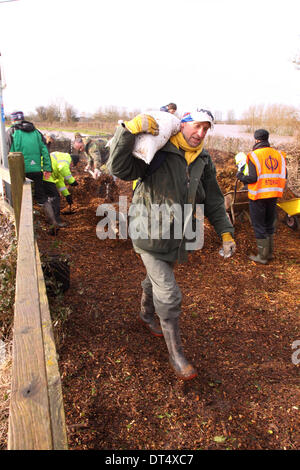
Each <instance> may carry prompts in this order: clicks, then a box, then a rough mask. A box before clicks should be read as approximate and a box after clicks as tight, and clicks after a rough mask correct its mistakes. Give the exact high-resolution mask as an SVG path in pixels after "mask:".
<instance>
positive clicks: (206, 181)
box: [107, 125, 234, 261]
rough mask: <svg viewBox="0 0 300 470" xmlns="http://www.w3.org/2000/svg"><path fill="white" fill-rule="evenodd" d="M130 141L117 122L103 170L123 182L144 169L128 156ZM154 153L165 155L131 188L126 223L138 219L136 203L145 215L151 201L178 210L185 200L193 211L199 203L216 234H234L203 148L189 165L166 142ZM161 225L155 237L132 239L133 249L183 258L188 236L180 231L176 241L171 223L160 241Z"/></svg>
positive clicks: (172, 258)
mask: <svg viewBox="0 0 300 470" xmlns="http://www.w3.org/2000/svg"><path fill="white" fill-rule="evenodd" d="M134 142H135V136H134V135H132V134H131V133H130V132H129V131H128V130H126V128H125V127H123V126H122V125H121V126H119V127H118V129H117V131H116V133H115V136H114V138H113V140H112V142H111V146H110V157H109V160H108V163H107V165H108V168H109V170H110V172H111V173H112V174H113V175H115V176H117V177H118V178H120V179H123V180H126V181H131V180H135V179H138V178H144V177H145V173H146V170H147V168H148V167H149V165H147V164H146V163H145V162H144V161H143V160H141V159H138V158H135V157H134V156H133V155H132V150H133V146H134ZM159 152H163V153H164V157H165V158H164V161H163V162H162V163H161V165H160V166H159V167H158V168H157V169H156V171H155V172H154V173H152V174H150V175H149V176H146V177H145V178H144V179H143V181H142V182H141V183H140V184H139V185H138V186H137V187H136V189H135V191H134V196H133V199H132V203H133V205H134V208H133V211H132V209H131V208H130V209H129V215H130V217H129V224H131V223H133V224H135V223H136V222H138V220H137V219H138V218H139V217H140V213H138V211H137V210H135V208H136V207H138V206H137V205H141V206H140V207H146V208H147V213H148V214H150V209H151V207H153V205H155V204H157V205H166V206H167V207H172V206H174V204H176V205H178V206H180V208H181V211H182V213H183V212H184V207H185V204H190V207H192V208H193V210H194V211H195V207H196V204H203V205H204V215H205V216H206V217H207V218H208V220H209V221H210V223H211V224H212V225H213V227H214V228H215V230H216V232H217V234H218V235H219V236H221V234H222V233H226V232H230V233H231V234H232V235H233V232H234V229H233V226H232V224H231V223H230V220H229V218H228V216H227V214H226V210H225V207H224V196H223V194H222V192H221V189H220V187H219V185H218V182H217V179H216V169H215V166H214V164H213V162H212V160H211V157H210V155H209V154H208V152H207V151H206V150H203V151H202V152H201V154H200V155H199V156H198V157H197V158H196V159H195V160H194V161H193V162H192V163H191V164H190V165H188V164H187V161H186V159H185V157H184V151H183V150H181V149H179V150H178V149H177V148H176V147H175V146H174V145H173V144H172V143H171V142H170V141H168V142H167V144H166V145H165V146H164V147H163V148H162V149H161V150H160V151H159ZM131 211H132V215H131ZM160 222H162V221H160ZM161 229H162V227H161V225H160V232H159V236H158V238H157V236H156V237H154V238H153V237H152V238H151V236H150V235H149V233H150V232H149V233H148V238H136V239H134V240H132V242H133V246H134V249H135V251H136V252H137V253H142V252H148V253H151V254H152V255H153V256H155V257H156V258H158V259H163V260H166V261H176V260H179V261H185V260H186V259H187V250H186V242H187V241H190V240H187V239H186V238H185V236H184V230H182V237H181V239H178V237H177V236H174V233H173V232H172V227H171V233H172V235H173V236H172V235H171V237H170V238H169V239H164V238H163V236H161Z"/></svg>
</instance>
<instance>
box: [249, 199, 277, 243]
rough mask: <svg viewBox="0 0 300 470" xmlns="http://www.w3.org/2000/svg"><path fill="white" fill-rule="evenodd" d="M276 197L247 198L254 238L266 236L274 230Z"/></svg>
mask: <svg viewBox="0 0 300 470" xmlns="http://www.w3.org/2000/svg"><path fill="white" fill-rule="evenodd" d="M276 203H277V198H276V197H271V198H267V199H257V200H256V201H252V199H250V200H249V212H250V218H251V223H252V227H253V230H254V235H255V238H257V239H262V238H267V237H268V236H270V235H272V234H273V233H274V232H275V222H276V213H277V212H276Z"/></svg>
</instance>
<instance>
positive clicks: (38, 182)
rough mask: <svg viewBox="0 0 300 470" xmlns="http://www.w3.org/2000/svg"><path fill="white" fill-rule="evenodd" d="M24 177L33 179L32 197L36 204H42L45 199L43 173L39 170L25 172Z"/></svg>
mask: <svg viewBox="0 0 300 470" xmlns="http://www.w3.org/2000/svg"><path fill="white" fill-rule="evenodd" d="M25 176H26V178H28V179H30V180H31V181H33V183H34V184H33V199H34V200H35V202H37V203H38V204H44V203H45V202H46V201H47V195H46V192H45V188H44V185H43V173H42V172H41V171H36V172H30V173H25Z"/></svg>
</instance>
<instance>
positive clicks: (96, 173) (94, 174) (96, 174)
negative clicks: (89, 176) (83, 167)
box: [93, 168, 101, 180]
mask: <svg viewBox="0 0 300 470" xmlns="http://www.w3.org/2000/svg"><path fill="white" fill-rule="evenodd" d="M100 175H101V171H100V170H99V169H98V168H96V169H95V170H94V173H93V177H94V179H95V180H97V179H98V178H99V177H100Z"/></svg>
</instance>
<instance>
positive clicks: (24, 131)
mask: <svg viewBox="0 0 300 470" xmlns="http://www.w3.org/2000/svg"><path fill="white" fill-rule="evenodd" d="M7 142H8V148H9V151H10V152H22V153H23V156H24V163H25V173H36V172H39V171H42V163H41V157H43V170H44V171H52V168H51V160H50V155H49V152H48V149H47V146H46V144H45V143H44V142H43V139H42V135H41V133H40V132H39V131H38V130H37V129H36V128H35V127H34V125H33V124H32V123H31V122H28V121H22V122H21V123H20V124H17V125H15V126H12V127H10V128H9V130H8V131H7Z"/></svg>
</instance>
